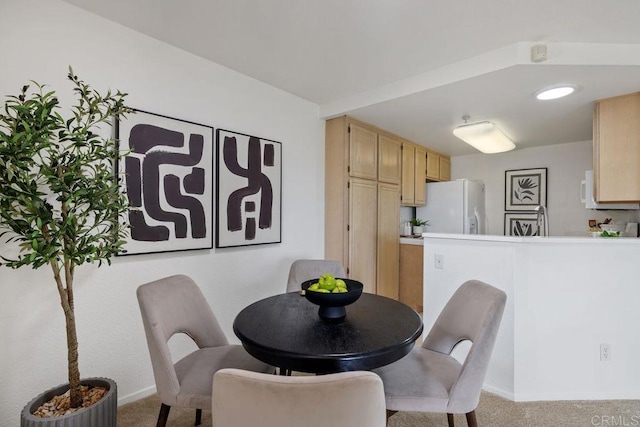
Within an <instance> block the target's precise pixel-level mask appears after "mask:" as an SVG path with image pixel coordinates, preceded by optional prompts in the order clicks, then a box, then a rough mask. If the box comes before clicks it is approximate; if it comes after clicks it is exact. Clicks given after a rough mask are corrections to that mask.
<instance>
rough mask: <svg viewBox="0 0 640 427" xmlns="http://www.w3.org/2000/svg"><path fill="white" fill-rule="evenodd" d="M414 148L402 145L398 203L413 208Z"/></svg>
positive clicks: (407, 144) (409, 145)
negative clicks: (400, 186)
mask: <svg viewBox="0 0 640 427" xmlns="http://www.w3.org/2000/svg"><path fill="white" fill-rule="evenodd" d="M414 192H415V148H414V146H413V144H409V143H404V144H403V145H402V190H401V194H402V197H401V198H400V203H401V204H402V205H404V206H413V204H414V203H415V196H414Z"/></svg>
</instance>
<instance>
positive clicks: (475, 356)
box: [375, 280, 507, 427]
mask: <svg viewBox="0 0 640 427" xmlns="http://www.w3.org/2000/svg"><path fill="white" fill-rule="evenodd" d="M506 299H507V296H506V294H505V293H504V292H503V291H501V290H499V289H496V288H494V287H492V286H489V285H487V284H486V283H482V282H480V281H478V280H470V281H467V282H465V283H464V284H463V285H462V286H460V288H458V290H456V292H455V293H454V294H453V296H452V297H451V299H450V300H449V301H448V302H447V304H446V305H445V307H444V308H443V310H442V312H441V313H440V315H439V316H438V318H437V319H436V322H435V324H434V325H433V327H432V328H431V331H430V332H429V335H428V336H427V338H426V339H425V340H424V343H423V344H422V347H420V348H414V349H413V350H412V351H411V352H410V353H409V354H408V355H407V356H405V357H404V358H402V359H400V360H398V361H397V362H394V363H392V364H390V365H387V366H384V367H382V368H379V369H376V370H375V372H376V373H378V374H379V375H380V377H381V378H382V381H383V383H384V392H385V397H386V402H387V410H388V411H389V414H392V413H394V412H397V411H412V412H439V413H446V414H447V418H448V421H449V426H450V427H453V425H454V424H453V414H466V418H467V424H468V425H469V427H476V426H477V421H476V416H475V409H476V407H477V406H478V402H479V400H480V391H481V389H482V383H483V381H484V377H485V375H486V373H487V369H488V366H489V359H490V358H491V353H492V351H493V346H494V343H495V341H496V335H497V333H498V328H499V326H500V321H501V320H502V313H503V312H504V307H505V303H506ZM465 340H470V341H471V343H472V344H471V348H470V349H469V352H468V353H467V356H466V358H465V360H464V363H463V364H460V363H459V362H458V361H457V360H456V359H455V358H454V357H452V356H451V351H452V350H453V349H454V347H455V346H456V345H457V344H458V343H460V342H462V341H465Z"/></svg>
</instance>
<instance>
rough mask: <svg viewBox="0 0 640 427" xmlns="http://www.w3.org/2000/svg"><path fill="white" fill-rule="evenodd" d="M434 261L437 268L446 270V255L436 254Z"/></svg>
mask: <svg viewBox="0 0 640 427" xmlns="http://www.w3.org/2000/svg"><path fill="white" fill-rule="evenodd" d="M433 260H434V262H435V266H436V268H437V269H440V270H442V269H443V268H444V255H442V254H435V255H434V256H433Z"/></svg>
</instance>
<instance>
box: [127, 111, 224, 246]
mask: <svg viewBox="0 0 640 427" xmlns="http://www.w3.org/2000/svg"><path fill="white" fill-rule="evenodd" d="M116 132H117V135H116V137H117V138H118V139H119V143H120V150H121V152H125V153H127V154H126V156H125V157H124V158H123V159H121V160H120V161H119V163H118V173H119V174H120V175H121V178H122V182H123V184H124V190H126V194H127V197H128V199H129V205H130V211H129V215H128V224H129V226H130V237H129V239H128V240H127V243H126V244H125V246H124V250H125V251H126V252H123V253H122V254H121V255H132V254H141V253H151V252H167V251H180V250H191V249H207V248H212V247H213V219H212V218H213V202H212V199H213V197H212V196H213V128H212V127H210V126H204V125H200V124H197V123H191V122H187V121H184V120H178V119H174V118H170V117H165V116H161V115H158V114H153V113H148V112H145V111H136V112H135V114H131V115H129V116H127V118H126V119H123V120H120V121H119V122H118V123H117V125H116Z"/></svg>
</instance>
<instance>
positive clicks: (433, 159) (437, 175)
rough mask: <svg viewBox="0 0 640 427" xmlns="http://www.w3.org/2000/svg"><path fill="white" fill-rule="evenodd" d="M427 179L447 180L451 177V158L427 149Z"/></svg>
mask: <svg viewBox="0 0 640 427" xmlns="http://www.w3.org/2000/svg"><path fill="white" fill-rule="evenodd" d="M427 179H428V180H430V181H449V180H450V179H451V158H450V157H449V156H445V155H442V154H438V153H434V152H433V151H431V150H427Z"/></svg>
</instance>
